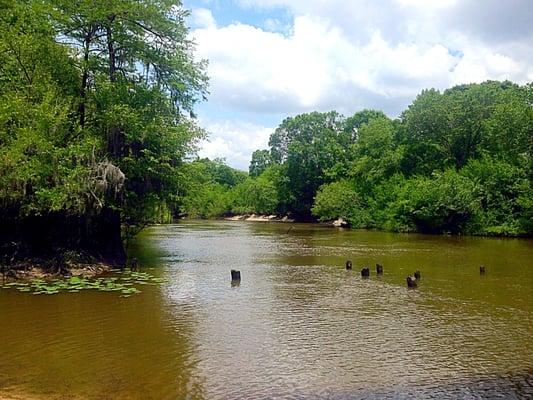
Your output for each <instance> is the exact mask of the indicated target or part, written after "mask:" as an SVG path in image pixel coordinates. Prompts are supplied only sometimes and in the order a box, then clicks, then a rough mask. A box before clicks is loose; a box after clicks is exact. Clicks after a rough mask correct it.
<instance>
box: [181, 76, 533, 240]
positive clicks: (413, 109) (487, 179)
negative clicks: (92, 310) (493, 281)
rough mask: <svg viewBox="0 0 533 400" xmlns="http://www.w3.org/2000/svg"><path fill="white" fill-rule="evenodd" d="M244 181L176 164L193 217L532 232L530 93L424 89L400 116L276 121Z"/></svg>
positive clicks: (370, 113) (201, 163) (501, 88)
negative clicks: (275, 217) (277, 217)
mask: <svg viewBox="0 0 533 400" xmlns="http://www.w3.org/2000/svg"><path fill="white" fill-rule="evenodd" d="M269 146H270V149H269V150H257V151H255V152H254V153H253V156H252V160H251V164H250V168H249V174H248V176H247V174H245V173H243V172H239V171H236V170H233V169H231V168H229V167H228V166H226V165H225V164H224V163H223V162H222V161H220V160H215V161H209V160H205V159H204V160H197V161H194V162H192V163H190V164H188V165H185V166H184V171H185V176H186V177H187V179H186V184H185V186H184V187H183V191H182V192H183V193H182V198H181V211H182V212H184V213H185V214H187V215H189V216H191V217H201V218H210V217H218V216H224V215H231V214H242V213H261V214H274V213H275V214H289V215H291V216H293V217H296V218H297V219H299V220H313V219H318V220H321V221H326V220H332V219H336V218H339V217H342V218H344V219H345V220H346V221H348V223H349V224H350V225H351V226H352V227H354V228H378V229H385V230H392V231H401V232H415V231H418V232H432V233H464V234H477V235H509V236H516V235H531V234H532V233H533V191H532V185H531V181H532V178H533V162H532V157H531V153H532V148H533V85H532V84H527V85H524V86H519V85H517V84H514V83H511V82H508V81H506V82H495V81H488V82H485V83H482V84H470V85H460V86H455V87H453V88H451V89H448V90H445V91H444V92H440V91H438V90H435V89H430V90H424V91H422V93H420V94H419V95H418V96H417V97H416V99H415V100H414V101H413V103H412V104H411V105H410V106H409V107H408V108H407V110H405V111H404V112H403V113H402V114H401V115H400V117H399V118H397V119H394V120H392V119H390V118H388V117H387V116H386V115H385V114H384V113H383V112H381V111H376V110H363V111H360V112H357V113H355V114H354V115H352V116H350V117H347V118H346V117H344V116H342V115H340V114H339V113H337V112H335V111H331V112H327V113H319V112H313V113H309V114H301V115H297V116H295V117H290V118H287V119H285V120H284V121H283V122H282V123H281V125H279V127H278V128H277V129H276V130H275V132H274V133H273V134H272V135H271V137H270V141H269Z"/></svg>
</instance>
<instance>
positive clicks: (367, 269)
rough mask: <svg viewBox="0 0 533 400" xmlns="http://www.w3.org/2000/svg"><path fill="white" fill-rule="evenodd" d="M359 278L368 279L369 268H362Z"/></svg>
mask: <svg viewBox="0 0 533 400" xmlns="http://www.w3.org/2000/svg"><path fill="white" fill-rule="evenodd" d="M361 276H362V277H363V278H368V277H369V276H370V268H363V269H362V270H361Z"/></svg>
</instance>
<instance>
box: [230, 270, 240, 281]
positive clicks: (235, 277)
mask: <svg viewBox="0 0 533 400" xmlns="http://www.w3.org/2000/svg"><path fill="white" fill-rule="evenodd" d="M231 281H232V282H240V281H241V271H237V270H234V269H232V270H231Z"/></svg>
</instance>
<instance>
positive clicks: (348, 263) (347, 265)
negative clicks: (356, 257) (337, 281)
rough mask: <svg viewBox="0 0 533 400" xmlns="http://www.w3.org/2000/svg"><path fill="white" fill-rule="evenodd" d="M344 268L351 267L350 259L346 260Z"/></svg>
mask: <svg viewBox="0 0 533 400" xmlns="http://www.w3.org/2000/svg"><path fill="white" fill-rule="evenodd" d="M346 269H352V262H351V261H350V260H348V261H346Z"/></svg>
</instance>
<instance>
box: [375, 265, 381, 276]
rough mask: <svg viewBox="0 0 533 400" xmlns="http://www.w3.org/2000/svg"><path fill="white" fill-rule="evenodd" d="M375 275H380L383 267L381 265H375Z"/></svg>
mask: <svg viewBox="0 0 533 400" xmlns="http://www.w3.org/2000/svg"><path fill="white" fill-rule="evenodd" d="M376 273H377V274H378V275H381V274H382V273H383V265H381V264H376Z"/></svg>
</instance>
